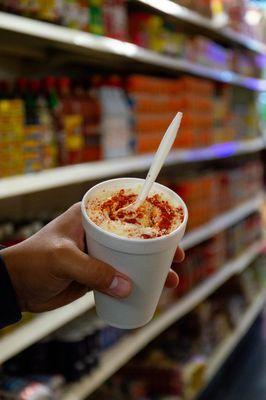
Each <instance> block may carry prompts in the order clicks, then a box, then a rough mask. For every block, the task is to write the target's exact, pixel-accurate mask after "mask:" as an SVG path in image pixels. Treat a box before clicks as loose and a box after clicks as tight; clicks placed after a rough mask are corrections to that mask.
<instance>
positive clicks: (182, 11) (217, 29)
mask: <svg viewBox="0 0 266 400" xmlns="http://www.w3.org/2000/svg"><path fill="white" fill-rule="evenodd" d="M136 1H137V2H138V3H141V4H144V5H145V6H149V7H150V8H152V9H153V10H154V11H159V12H162V13H164V14H166V15H168V16H170V17H174V18H176V19H177V20H179V21H182V22H186V23H188V24H190V25H193V26H195V27H197V28H198V29H199V30H200V29H204V30H205V31H209V32H212V33H214V34H215V35H216V36H218V37H220V38H221V39H224V41H227V42H230V43H232V44H236V45H240V46H241V47H244V48H246V49H249V50H252V51H254V52H256V53H259V54H264V55H265V54H266V45H265V44H264V43H261V42H259V41H257V40H254V39H251V38H250V37H248V36H247V35H245V34H242V33H239V32H235V31H233V30H232V29H230V28H227V27H226V26H224V25H225V24H224V22H223V21H222V22H221V21H219V20H215V19H210V18H206V17H204V16H202V15H200V14H198V13H197V12H194V11H191V10H189V9H188V8H186V7H182V6H180V5H179V4H176V3H174V2H173V1H169V0H160V1H154V0H136Z"/></svg>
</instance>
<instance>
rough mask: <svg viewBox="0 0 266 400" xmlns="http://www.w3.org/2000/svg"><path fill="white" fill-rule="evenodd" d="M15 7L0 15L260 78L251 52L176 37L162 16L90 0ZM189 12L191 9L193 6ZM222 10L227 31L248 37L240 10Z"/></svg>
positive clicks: (5, 5) (121, 2)
mask: <svg viewBox="0 0 266 400" xmlns="http://www.w3.org/2000/svg"><path fill="white" fill-rule="evenodd" d="M1 3H2V4H1ZM20 3H21V2H17V1H15V2H14V1H2V2H0V9H1V8H2V9H3V10H6V11H8V12H13V13H18V14H22V15H25V16H27V17H31V18H36V19H40V20H44V21H49V22H53V23H57V24H62V25H63V26H67V27H70V28H75V29H79V30H83V31H87V32H90V33H93V34H96V35H104V36H108V37H112V38H116V39H120V40H123V41H129V42H132V43H134V44H136V45H138V46H140V47H144V48H147V49H150V50H153V51H155V52H159V53H162V54H167V55H170V56H173V57H179V58H182V59H185V60H188V61H190V62H193V63H196V64H202V65H204V66H207V67H210V68H214V69H215V70H217V71H234V72H236V73H239V74H241V75H244V76H253V77H260V68H261V63H260V61H259V59H258V58H257V57H256V55H255V54H254V53H253V52H252V51H249V50H244V49H238V48H232V49H228V48H227V47H224V46H223V45H221V44H218V43H216V42H215V41H214V40H211V39H209V38H206V37H204V36H202V35H199V34H192V33H191V32H189V30H188V31H186V32H185V33H184V31H180V27H179V25H178V23H177V22H171V21H169V20H168V19H167V18H165V17H164V16H162V15H158V14H155V13H154V12H149V11H139V10H134V9H133V10H131V9H130V8H129V9H128V7H127V3H128V2H127V1H126V0H90V1H88V2H86V1H82V0H60V1H58V0H57V1H52V2H49V3H47V2H42V1H34V2H27V1H26V2H23V6H21V4H20ZM44 3H45V4H44ZM50 3H51V4H50ZM195 3H196V2H195ZM200 3H202V4H203V7H201V6H199V7H196V8H198V9H200V10H201V9H202V8H203V9H206V8H208V9H212V3H214V2H200ZM204 3H205V4H204ZM215 3H216V5H214V4H213V8H214V9H215V10H217V0H216V1H215ZM220 3H222V2H220ZM226 3H227V2H226ZM48 4H49V5H48ZM206 5H207V6H206ZM192 7H193V8H195V7H194V5H193V6H192ZM225 9H226V13H227V14H228V15H229V21H230V23H229V25H230V26H231V27H232V26H233V28H234V29H236V30H243V31H244V32H245V33H246V34H247V35H249V34H250V32H249V31H247V30H245V29H244V27H246V26H247V25H246V24H242V22H243V21H244V17H243V16H244V15H245V8H243V10H242V8H240V7H238V6H236V5H234V6H232V7H230V6H229V5H228V4H226V5H225ZM239 9H241V11H239ZM238 14H239V15H238ZM238 17H240V19H241V21H242V20H243V21H242V22H241V23H240V25H239V26H238V22H239V20H238ZM241 24H242V25H241ZM242 26H243V29H242V28H241V27H242ZM262 30H263V29H262ZM250 31H251V28H250Z"/></svg>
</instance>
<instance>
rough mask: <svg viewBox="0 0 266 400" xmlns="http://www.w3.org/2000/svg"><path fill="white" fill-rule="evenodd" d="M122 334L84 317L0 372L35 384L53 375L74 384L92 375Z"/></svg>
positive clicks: (89, 317) (14, 359)
mask: <svg viewBox="0 0 266 400" xmlns="http://www.w3.org/2000/svg"><path fill="white" fill-rule="evenodd" d="M126 334H127V331H125V330H121V329H118V328H112V327H110V326H107V325H105V324H104V323H103V322H101V321H100V320H99V319H97V318H96V317H95V316H94V315H93V314H92V315H91V316H90V315H89V314H88V313H86V314H85V315H83V316H81V317H79V318H78V319H76V320H74V321H72V322H70V323H69V324H68V325H66V326H65V327H63V328H61V329H60V330H59V331H57V332H56V333H55V334H53V335H51V336H49V337H47V338H45V339H44V340H43V341H41V342H39V343H36V344H34V345H32V346H30V347H29V348H27V349H26V350H24V351H23V352H21V353H20V354H18V355H17V356H15V357H13V358H12V359H10V360H8V361H6V362H5V363H4V364H3V366H2V371H3V374H12V375H18V376H24V377H25V376H26V377H27V376H32V377H35V379H37V380H38V376H42V375H46V374H47V375H51V374H55V375H60V376H62V377H64V380H66V381H75V380H78V379H80V378H81V377H82V376H83V375H85V374H88V373H90V372H91V371H93V370H94V369H95V368H96V367H97V366H98V364H99V362H100V357H101V353H102V352H103V351H105V350H106V349H108V348H109V347H110V346H113V345H114V344H115V343H117V342H118V341H119V339H120V338H121V337H122V336H124V335H126ZM29 360H31V362H29ZM0 376H1V375H0ZM0 390H1V389H0Z"/></svg>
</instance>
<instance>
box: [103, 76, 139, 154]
mask: <svg viewBox="0 0 266 400" xmlns="http://www.w3.org/2000/svg"><path fill="white" fill-rule="evenodd" d="M99 99H100V103H101V133H102V149H103V155H104V158H113V157H123V156H128V155H130V154H131V153H132V129H131V128H132V126H131V117H132V116H131V110H130V107H129V103H128V101H127V98H126V95H125V92H124V90H123V89H122V87H121V82H120V81H119V78H116V77H113V78H111V79H110V80H109V82H108V83H107V85H104V86H103V87H101V88H100V89H99Z"/></svg>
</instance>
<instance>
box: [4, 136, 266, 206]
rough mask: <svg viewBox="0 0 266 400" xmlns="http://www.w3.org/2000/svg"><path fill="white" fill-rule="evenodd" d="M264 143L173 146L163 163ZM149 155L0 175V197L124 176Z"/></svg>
mask: <svg viewBox="0 0 266 400" xmlns="http://www.w3.org/2000/svg"><path fill="white" fill-rule="evenodd" d="M264 147H265V142H264V141H263V140H262V139H260V138H258V139H254V140H249V141H242V142H229V143H223V144H217V145H214V146H210V147H206V148H201V149H193V150H176V151H173V152H172V153H171V154H170V155H169V157H168V158H167V161H166V164H165V165H168V166H169V165H175V164H179V163H188V162H196V161H204V160H212V159H220V158H221V159H222V158H226V157H232V156H237V155H241V154H248V153H253V152H256V151H260V150H262V149H263V148H264ZM152 157H153V155H152V154H145V155H136V156H132V157H126V158H117V159H114V160H104V161H97V162H91V163H86V164H78V165H70V166H67V167H59V168H55V169H51V170H46V171H41V172H38V173H31V174H27V175H21V176H14V177H10V178H4V179H1V180H0V200H1V199H5V198H8V197H13V196H19V195H23V194H28V193H35V192H38V191H41V190H47V189H52V188H58V187H60V186H67V185H71V184H77V183H81V182H86V181H90V180H96V179H104V178H111V177H113V176H117V175H120V176H121V175H124V176H125V174H127V173H132V172H137V171H143V170H146V169H147V168H149V166H150V164H151V160H152Z"/></svg>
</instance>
